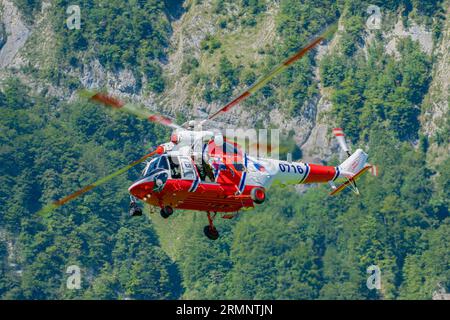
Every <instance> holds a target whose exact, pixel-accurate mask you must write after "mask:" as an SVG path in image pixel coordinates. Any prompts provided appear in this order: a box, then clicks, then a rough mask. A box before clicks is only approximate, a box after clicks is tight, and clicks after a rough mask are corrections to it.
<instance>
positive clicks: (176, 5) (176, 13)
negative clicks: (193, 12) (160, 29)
mask: <svg viewBox="0 0 450 320" xmlns="http://www.w3.org/2000/svg"><path fill="white" fill-rule="evenodd" d="M164 3H165V4H166V8H167V13H168V15H169V17H170V19H171V20H178V19H180V18H181V16H182V15H183V13H184V12H185V11H186V9H185V8H184V7H183V3H184V0H164Z"/></svg>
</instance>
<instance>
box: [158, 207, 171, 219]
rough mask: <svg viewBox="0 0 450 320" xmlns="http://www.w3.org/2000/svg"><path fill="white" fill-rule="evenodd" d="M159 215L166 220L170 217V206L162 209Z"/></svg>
mask: <svg viewBox="0 0 450 320" xmlns="http://www.w3.org/2000/svg"><path fill="white" fill-rule="evenodd" d="M159 214H160V215H161V217H163V218H164V219H167V218H168V217H170V216H171V215H172V214H173V208H172V207H171V206H165V207H162V208H161V211H160V212H159Z"/></svg>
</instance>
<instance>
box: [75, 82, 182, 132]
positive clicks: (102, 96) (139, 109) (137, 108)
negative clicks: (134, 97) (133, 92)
mask: <svg viewBox="0 0 450 320" xmlns="http://www.w3.org/2000/svg"><path fill="white" fill-rule="evenodd" d="M79 95H80V96H81V97H84V98H86V99H88V100H89V101H92V102H96V103H100V104H103V105H105V106H108V107H111V108H114V109H119V110H122V111H125V112H128V113H131V114H133V115H135V116H137V117H139V118H143V119H147V120H149V121H152V122H154V123H159V124H162V125H164V126H167V127H170V128H172V129H181V126H179V125H177V124H176V123H174V121H173V120H172V119H171V118H169V117H166V116H163V115H160V114H154V113H151V112H149V110H148V109H147V108H145V107H144V106H143V105H141V104H134V103H129V102H124V101H122V100H120V99H118V98H116V97H114V96H112V95H110V94H108V93H105V92H96V91H91V90H81V91H80V92H79Z"/></svg>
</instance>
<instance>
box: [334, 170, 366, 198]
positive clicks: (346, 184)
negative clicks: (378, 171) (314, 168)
mask: <svg viewBox="0 0 450 320" xmlns="http://www.w3.org/2000/svg"><path fill="white" fill-rule="evenodd" d="M371 168H372V166H370V165H368V166H365V167H364V168H362V169H361V170H360V171H359V172H357V173H356V174H355V175H354V176H352V177H350V178H349V179H348V180H347V181H345V182H344V183H343V184H341V185H340V186H339V187H337V188H336V189H334V190H333V191H332V192H331V193H330V196H334V195H336V194H338V193H340V192H341V191H342V190H344V189H345V188H347V187H349V186H351V187H353V188H354V192H355V193H356V194H359V191H358V188H356V183H355V181H356V180H357V179H358V178H359V177H360V176H362V175H363V174H364V173H365V172H366V171H368V170H370V169H371Z"/></svg>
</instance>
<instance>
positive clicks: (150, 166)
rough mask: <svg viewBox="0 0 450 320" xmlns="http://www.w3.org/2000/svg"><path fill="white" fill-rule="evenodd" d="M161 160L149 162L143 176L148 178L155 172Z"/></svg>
mask: <svg viewBox="0 0 450 320" xmlns="http://www.w3.org/2000/svg"><path fill="white" fill-rule="evenodd" d="M158 161H159V159H158V158H156V159H153V160H152V161H150V162H147V165H146V166H145V169H144V171H143V176H144V177H146V176H148V175H149V174H150V172H152V171H153V170H155V169H156V165H157V164H158Z"/></svg>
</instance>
